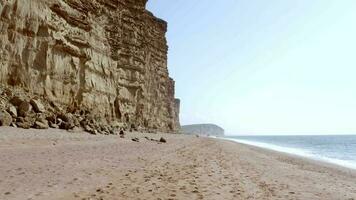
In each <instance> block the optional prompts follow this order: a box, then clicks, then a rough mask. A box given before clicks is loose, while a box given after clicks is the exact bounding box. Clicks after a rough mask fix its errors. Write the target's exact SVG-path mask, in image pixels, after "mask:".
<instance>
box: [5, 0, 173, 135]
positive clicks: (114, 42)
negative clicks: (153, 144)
mask: <svg viewBox="0 0 356 200" xmlns="http://www.w3.org/2000/svg"><path fill="white" fill-rule="evenodd" d="M146 3H147V0H91V1H87V0H36V1H34V0H6V1H4V0H1V1H0V66H1V68H0V84H1V88H0V94H1V99H0V111H1V112H2V114H0V117H1V116H5V115H6V116H8V114H10V115H12V118H13V119H12V122H11V124H12V125H13V126H20V127H26V128H28V126H31V127H36V121H38V123H44V124H45V125H46V123H47V122H48V123H49V125H53V127H57V126H58V127H64V128H67V129H69V127H70V128H73V127H74V125H76V126H82V127H84V128H86V129H88V130H90V131H91V132H95V131H94V129H99V131H100V130H101V129H107V127H110V128H113V127H119V128H123V129H138V130H159V131H177V130H178V129H179V119H178V114H179V113H178V112H179V100H176V99H174V81H173V80H172V79H171V78H170V77H169V74H168V69H167V51H168V47H167V41H166V37H165V34H166V31H167V24H166V22H164V21H163V20H160V19H158V18H156V17H154V16H153V15H152V14H151V13H150V12H149V11H147V10H146V9H145V6H146ZM38 105H40V107H43V108H42V110H41V109H38V108H36V107H37V106H38ZM5 110H6V111H5ZM11 110H12V111H11ZM15 111H16V112H17V113H13V112H15ZM5 112H6V113H5ZM33 118H34V119H33ZM4 119H5V118H4V117H2V120H0V123H1V124H6V123H5V122H1V121H4ZM73 121H74V122H73ZM7 123H8V122H7ZM68 123H70V125H68ZM1 124H0V125H1ZM24 124H25V125H24ZM61 124H62V125H61ZM63 124H64V125H63ZM41 125H43V124H41ZM37 126H38V125H37ZM103 126H105V127H103ZM104 132H105V131H104ZM107 132H109V131H106V132H105V133H107Z"/></svg>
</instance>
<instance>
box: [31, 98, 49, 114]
mask: <svg viewBox="0 0 356 200" xmlns="http://www.w3.org/2000/svg"><path fill="white" fill-rule="evenodd" d="M30 103H31V105H32V106H33V109H34V111H35V112H36V113H44V112H46V108H45V106H44V105H43V104H42V103H41V101H40V100H37V99H31V101H30Z"/></svg>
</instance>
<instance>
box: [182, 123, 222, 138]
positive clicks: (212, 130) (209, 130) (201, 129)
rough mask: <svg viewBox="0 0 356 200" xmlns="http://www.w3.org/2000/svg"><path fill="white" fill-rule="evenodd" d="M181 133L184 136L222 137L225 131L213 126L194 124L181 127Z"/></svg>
mask: <svg viewBox="0 0 356 200" xmlns="http://www.w3.org/2000/svg"><path fill="white" fill-rule="evenodd" d="M181 132H183V133H185V134H197V135H211V136H223V135H224V133H225V131H224V129H223V128H221V127H219V126H217V125H215V124H194V125H187V126H182V128H181Z"/></svg>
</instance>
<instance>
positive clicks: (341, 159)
mask: <svg viewBox="0 0 356 200" xmlns="http://www.w3.org/2000/svg"><path fill="white" fill-rule="evenodd" d="M224 139H227V140H231V141H235V142H238V143H243V144H247V145H252V146H257V147H261V148H266V149H271V150H274V151H279V152H284V153H288V154H293V155H297V156H302V157H306V158H310V159H314V160H318V161H323V162H327V163H331V164H336V165H339V166H343V167H346V168H351V169H356V135H328V136H321V135H318V136H227V137H224Z"/></svg>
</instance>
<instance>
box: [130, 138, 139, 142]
mask: <svg viewBox="0 0 356 200" xmlns="http://www.w3.org/2000/svg"><path fill="white" fill-rule="evenodd" d="M131 140H132V141H134V142H140V139H138V138H133V139H131Z"/></svg>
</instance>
